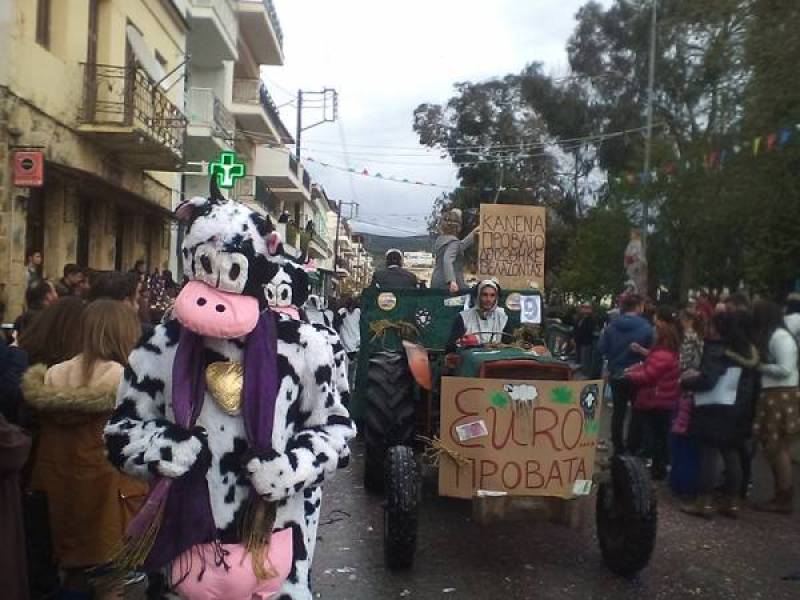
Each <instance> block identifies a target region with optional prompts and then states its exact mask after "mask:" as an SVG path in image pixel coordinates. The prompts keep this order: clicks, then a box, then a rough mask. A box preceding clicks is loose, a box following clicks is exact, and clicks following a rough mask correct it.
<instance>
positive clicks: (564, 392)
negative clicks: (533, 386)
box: [550, 387, 574, 404]
mask: <svg viewBox="0 0 800 600" xmlns="http://www.w3.org/2000/svg"><path fill="white" fill-rule="evenodd" d="M550 399H551V400H552V401H553V402H555V403H556V404H572V401H573V400H574V398H573V397H572V389H570V388H568V387H557V388H553V391H552V392H551V393H550Z"/></svg>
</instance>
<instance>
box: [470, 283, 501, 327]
mask: <svg viewBox="0 0 800 600" xmlns="http://www.w3.org/2000/svg"><path fill="white" fill-rule="evenodd" d="M487 287H492V288H494V290H495V291H496V292H497V298H495V301H494V306H492V308H490V309H489V310H487V311H484V310H483V307H482V306H481V292H482V291H483V288H487ZM499 302H500V285H499V284H498V283H497V282H496V281H495V280H494V279H484V280H482V281H480V282H479V283H478V285H477V286H476V287H475V310H477V311H478V314H480V315H481V318H482V319H486V318H488V317H489V316H490V315H491V314H492V313H493V312H494V311H495V310H497V306H498V303H499Z"/></svg>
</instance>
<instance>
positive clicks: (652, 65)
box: [642, 0, 658, 257]
mask: <svg viewBox="0 0 800 600" xmlns="http://www.w3.org/2000/svg"><path fill="white" fill-rule="evenodd" d="M657 7H658V0H652V13H651V15H650V61H649V68H648V73H647V131H646V137H645V143H644V175H643V177H644V178H645V180H649V178H650V146H651V144H652V140H653V101H654V96H655V91H654V86H655V77H656V27H657V24H658V15H657ZM647 193H648V192H647V190H645V195H644V197H643V198H642V251H643V252H644V253H645V254H644V255H645V257H646V256H647V223H648V221H649V217H650V199H649V198H648V195H647Z"/></svg>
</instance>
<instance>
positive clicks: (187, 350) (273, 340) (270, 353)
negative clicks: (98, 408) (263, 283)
mask: <svg viewBox="0 0 800 600" xmlns="http://www.w3.org/2000/svg"><path fill="white" fill-rule="evenodd" d="M277 359H278V338H277V333H276V326H275V315H274V314H273V313H272V312H270V311H269V310H267V311H264V312H263V313H261V317H260V318H259V320H258V323H257V324H256V328H255V329H254V330H253V331H252V332H251V333H250V334H249V335H248V336H247V342H246V344H245V350H244V387H243V390H242V394H243V403H242V416H243V418H244V428H245V434H246V436H247V441H248V443H249V445H250V451H251V452H252V453H253V454H254V455H256V456H259V455H261V456H263V455H265V454H266V453H268V452H269V450H270V449H271V448H272V425H273V421H274V417H275V399H276V396H277V394H278V360H277ZM205 391H206V384H205V362H204V360H203V338H202V336H200V335H198V334H196V333H194V332H192V331H189V330H188V329H187V328H185V327H184V328H182V329H181V337H180V340H179V342H178V349H177V351H176V354H175V362H174V364H173V367H172V410H173V412H174V413H175V423H176V424H177V425H178V426H180V427H182V428H184V429H186V430H191V429H192V428H193V427H194V426H195V424H196V423H197V418H198V417H199V416H200V411H201V410H202V408H203V400H204V397H205ZM162 505H163V507H164V513H163V519H162V522H161V526H160V528H159V530H158V534H157V536H156V539H155V543H154V544H153V548H152V550H151V551H150V553H149V555H148V557H147V560H146V561H145V564H144V568H145V570H151V569H152V570H155V569H159V568H161V567H164V566H165V565H167V564H169V562H170V561H172V560H173V559H174V558H176V557H177V556H179V555H180V554H182V553H183V552H185V551H186V550H188V549H189V548H191V547H192V546H195V545H197V544H207V543H209V542H213V541H215V540H216V539H217V528H216V525H215V523H214V517H213V515H212V512H211V501H210V498H209V493H208V484H207V482H206V477H205V472H203V471H202V470H200V469H191V470H190V471H189V472H188V473H186V474H185V475H184V476H182V477H180V478H178V479H170V478H167V477H162V478H160V479H158V481H157V482H156V484H155V485H154V487H153V488H152V490H151V492H150V494H149V496H148V498H147V502H146V503H145V506H144V507H143V509H142V510H141V511H140V512H139V514H138V515H137V516H136V518H135V519H134V520H133V521H132V522H131V524H130V527H129V528H128V535H129V536H131V537H139V536H141V535H143V533H144V532H145V531H147V529H148V527H149V526H150V525H151V523H152V521H153V519H154V518H155V515H156V514H158V511H159V509H160V507H161V506H162Z"/></svg>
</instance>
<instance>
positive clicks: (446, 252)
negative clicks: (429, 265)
mask: <svg viewBox="0 0 800 600" xmlns="http://www.w3.org/2000/svg"><path fill="white" fill-rule="evenodd" d="M461 226H462V225H461V211H460V210H459V209H457V208H454V209H452V210H450V211H447V212H445V213H443V214H442V217H441V220H440V222H439V237H437V238H436V242H434V244H433V254H434V256H435V257H436V263H435V264H434V267H433V274H432V275H431V288H445V289H449V290H450V292H451V293H453V294H455V293H457V292H458V290H460V289H464V288H465V287H466V284H465V283H464V252H465V251H466V250H467V249H468V248H469V247H471V246H472V244H474V243H475V239H476V238H477V237H478V231H479V228H478V227H476V228H475V229H473V230H472V231H471V232H470V233H469V234H468V235H467V237H465V238H464V239H463V240H459V239H458V237H456V236H458V234H459V233H461Z"/></svg>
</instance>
